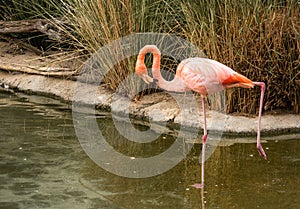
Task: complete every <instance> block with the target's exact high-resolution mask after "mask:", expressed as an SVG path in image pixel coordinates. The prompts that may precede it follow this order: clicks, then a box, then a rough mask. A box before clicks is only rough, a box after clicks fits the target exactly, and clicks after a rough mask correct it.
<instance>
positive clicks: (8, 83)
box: [0, 71, 300, 134]
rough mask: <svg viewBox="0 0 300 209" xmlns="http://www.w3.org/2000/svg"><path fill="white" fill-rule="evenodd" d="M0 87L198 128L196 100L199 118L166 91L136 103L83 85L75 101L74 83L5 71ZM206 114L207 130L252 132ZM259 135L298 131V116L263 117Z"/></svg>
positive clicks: (244, 121)
mask: <svg viewBox="0 0 300 209" xmlns="http://www.w3.org/2000/svg"><path fill="white" fill-rule="evenodd" d="M0 84H1V86H2V87H4V86H5V88H7V89H14V90H17V91H25V92H34V93H36V94H43V95H48V96H54V97H58V98H60V99H63V100H64V101H67V102H72V101H73V100H77V101H76V102H83V103H87V104H94V105H95V106H97V107H99V108H104V109H109V110H113V111H114V113H116V114H119V115H126V114H130V115H131V116H132V117H134V118H138V119H149V120H151V121H153V122H157V123H164V122H169V123H171V124H174V125H178V124H181V125H184V126H186V127H190V128H199V126H200V127H202V117H201V102H200V100H199V103H198V104H199V105H198V110H199V111H200V115H197V114H195V112H197V110H193V109H188V110H187V109H185V110H180V108H179V107H178V105H177V103H176V101H175V100H174V99H173V98H172V97H171V96H170V95H169V94H168V93H167V92H161V93H156V94H152V95H147V96H144V97H143V98H141V99H140V100H139V101H129V100H128V98H126V97H122V96H119V95H115V94H113V92H111V91H109V90H107V89H105V88H104V87H102V86H97V87H96V86H93V85H85V88H84V91H83V92H81V94H82V95H86V98H84V97H85V96H83V97H82V98H78V99H76V98H73V95H74V91H75V85H76V81H73V80H66V79H61V78H55V77H49V76H42V75H34V74H26V73H16V72H14V73H9V72H7V71H0ZM95 88H97V92H96V94H95V96H94V98H91V97H90V96H89V95H91V91H94V90H93V89H95ZM177 97H178V98H179V100H180V99H182V101H183V98H184V97H183V95H181V94H178V95H177ZM79 100H80V101H79ZM177 101H178V100H177ZM124 104H126V105H124ZM127 104H130V105H129V106H128V105H127ZM183 113H184V114H183ZM183 115H184V116H183ZM207 115H208V128H209V129H210V130H218V131H224V132H225V133H235V134H241V133H243V134H255V133H256V130H257V118H249V117H245V116H232V115H224V114H221V113H218V112H214V111H208V113H207ZM262 132H263V133H275V134H280V133H289V132H300V115H294V114H282V115H269V114H268V115H263V117H262Z"/></svg>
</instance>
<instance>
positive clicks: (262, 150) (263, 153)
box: [257, 145, 267, 160]
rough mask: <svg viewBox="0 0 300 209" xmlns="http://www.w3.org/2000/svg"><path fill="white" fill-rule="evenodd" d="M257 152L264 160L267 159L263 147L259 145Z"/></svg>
mask: <svg viewBox="0 0 300 209" xmlns="http://www.w3.org/2000/svg"><path fill="white" fill-rule="evenodd" d="M257 150H258V152H259V154H260V156H261V157H262V158H263V159H265V160H266V159H267V155H266V153H265V151H264V149H263V148H262V146H261V145H257Z"/></svg>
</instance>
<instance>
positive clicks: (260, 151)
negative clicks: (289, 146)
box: [253, 82, 267, 160]
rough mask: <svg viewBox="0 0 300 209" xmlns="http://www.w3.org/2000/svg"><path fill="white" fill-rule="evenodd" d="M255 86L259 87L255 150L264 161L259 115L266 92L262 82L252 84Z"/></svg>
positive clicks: (265, 156) (264, 154)
mask: <svg viewBox="0 0 300 209" xmlns="http://www.w3.org/2000/svg"><path fill="white" fill-rule="evenodd" d="M253 83H254V84H255V85H256V86H260V90H261V92H260V101H259V112H258V125H257V144H256V146H257V149H258V152H259V154H260V156H261V157H262V158H264V159H265V160H266V159H267V155H266V153H265V151H264V149H263V147H262V146H261V143H260V129H261V113H262V108H263V100H264V94H265V90H266V85H265V83H264V82H253Z"/></svg>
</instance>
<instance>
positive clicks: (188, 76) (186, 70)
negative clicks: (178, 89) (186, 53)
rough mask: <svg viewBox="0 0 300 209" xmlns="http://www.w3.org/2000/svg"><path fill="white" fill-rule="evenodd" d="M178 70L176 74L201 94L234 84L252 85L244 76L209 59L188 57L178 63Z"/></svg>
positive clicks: (250, 86)
mask: <svg viewBox="0 0 300 209" xmlns="http://www.w3.org/2000/svg"><path fill="white" fill-rule="evenodd" d="M178 70H179V72H178V75H179V76H180V77H181V78H182V79H183V80H184V81H185V83H186V85H187V86H188V87H189V88H191V89H192V90H194V91H196V92H198V93H200V94H202V95H206V94H209V93H214V92H218V91H221V90H223V89H224V88H230V87H235V86H241V87H244V88H252V87H253V86H254V84H253V82H252V81H251V80H249V79H248V78H246V77H245V76H243V75H241V74H239V73H237V72H235V71H233V70H232V69H231V68H229V67H227V66H226V65H223V64H221V63H219V62H217V61H215V60H211V59H206V58H189V59H186V60H183V61H182V62H181V63H180V66H179V67H178Z"/></svg>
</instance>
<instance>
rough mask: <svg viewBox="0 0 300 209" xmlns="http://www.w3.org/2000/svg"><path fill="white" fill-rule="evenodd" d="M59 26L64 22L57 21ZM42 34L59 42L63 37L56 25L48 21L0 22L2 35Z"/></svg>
mask: <svg viewBox="0 0 300 209" xmlns="http://www.w3.org/2000/svg"><path fill="white" fill-rule="evenodd" d="M55 21H56V22H58V24H62V23H63V22H62V21H60V20H55ZM34 32H41V33H44V34H46V35H48V36H49V38H51V39H55V40H59V39H61V36H60V34H59V30H58V28H57V27H56V26H55V23H53V22H51V21H50V20H46V19H32V20H19V21H0V34H11V33H34Z"/></svg>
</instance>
